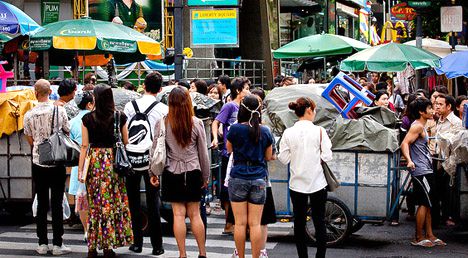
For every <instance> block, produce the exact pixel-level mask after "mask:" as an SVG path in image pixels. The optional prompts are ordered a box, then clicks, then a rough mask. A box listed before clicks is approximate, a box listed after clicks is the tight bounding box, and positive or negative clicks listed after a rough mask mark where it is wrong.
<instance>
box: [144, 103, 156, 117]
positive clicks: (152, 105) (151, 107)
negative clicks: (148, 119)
mask: <svg viewBox="0 0 468 258" xmlns="http://www.w3.org/2000/svg"><path fill="white" fill-rule="evenodd" d="M158 103H159V101H157V100H155V101H154V102H153V103H151V105H150V106H149V107H148V108H147V109H146V110H145V112H143V113H144V114H145V115H148V114H149V112H151V110H152V109H153V108H154V107H155V106H156V105H157V104H158Z"/></svg>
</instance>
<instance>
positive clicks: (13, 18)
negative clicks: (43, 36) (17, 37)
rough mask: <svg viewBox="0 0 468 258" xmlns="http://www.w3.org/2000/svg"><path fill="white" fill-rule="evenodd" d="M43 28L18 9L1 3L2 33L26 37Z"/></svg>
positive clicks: (0, 21)
mask: <svg viewBox="0 0 468 258" xmlns="http://www.w3.org/2000/svg"><path fill="white" fill-rule="evenodd" d="M41 28H42V27H41V26H39V24H37V22H35V21H34V20H33V19H31V17H29V16H28V15H27V14H25V13H24V12H23V11H21V10H20V9H18V7H16V6H14V5H11V4H9V3H6V2H3V1H0V33H8V34H12V35H14V34H18V33H20V34H21V35H25V34H29V33H31V32H35V31H36V30H39V29H41Z"/></svg>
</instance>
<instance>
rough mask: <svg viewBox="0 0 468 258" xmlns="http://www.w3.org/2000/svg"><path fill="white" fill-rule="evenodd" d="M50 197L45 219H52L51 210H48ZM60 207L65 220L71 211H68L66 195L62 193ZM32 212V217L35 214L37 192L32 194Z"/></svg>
mask: <svg viewBox="0 0 468 258" xmlns="http://www.w3.org/2000/svg"><path fill="white" fill-rule="evenodd" d="M50 206H51V205H50V199H49V211H48V212H47V220H52V212H51V210H50ZM62 208H63V219H64V220H66V219H68V218H70V215H71V211H70V205H69V204H68V199H67V195H66V194H65V193H64V194H63V201H62ZM32 212H33V217H36V216H37V194H35V195H34V201H33V204H32Z"/></svg>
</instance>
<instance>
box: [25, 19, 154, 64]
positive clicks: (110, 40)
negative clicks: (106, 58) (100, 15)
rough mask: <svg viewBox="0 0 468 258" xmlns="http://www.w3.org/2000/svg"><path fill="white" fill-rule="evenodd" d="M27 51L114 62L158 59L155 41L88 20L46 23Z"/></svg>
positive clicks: (103, 22) (122, 29)
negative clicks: (109, 57) (112, 59)
mask: <svg viewBox="0 0 468 258" xmlns="http://www.w3.org/2000/svg"><path fill="white" fill-rule="evenodd" d="M30 48H31V50H32V51H47V50H49V51H51V53H54V52H55V53H57V54H60V55H62V54H64V52H68V54H70V52H71V53H74V52H76V51H80V52H81V51H84V53H85V54H86V55H96V54H106V53H109V54H113V55H114V57H115V59H116V62H117V63H125V62H127V63H128V62H137V61H143V60H145V59H146V57H149V58H150V59H158V58H159V59H160V58H161V45H160V44H159V42H157V41H155V40H153V39H151V38H150V37H147V36H146V35H144V34H142V33H140V32H138V31H136V30H133V29H131V28H129V27H126V26H124V25H120V24H116V23H112V22H106V21H99V20H93V19H90V18H82V19H76V20H66V21H59V22H54V23H50V24H47V25H45V26H44V29H43V30H41V31H39V32H37V33H34V34H33V35H31V38H30ZM51 55H52V54H51ZM68 56H69V55H68ZM119 60H120V62H119Z"/></svg>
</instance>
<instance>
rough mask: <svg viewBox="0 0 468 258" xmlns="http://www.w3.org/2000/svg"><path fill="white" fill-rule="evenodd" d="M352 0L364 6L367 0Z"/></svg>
mask: <svg viewBox="0 0 468 258" xmlns="http://www.w3.org/2000/svg"><path fill="white" fill-rule="evenodd" d="M351 2H354V3H356V4H358V5H360V6H362V7H365V6H366V3H367V0H351Z"/></svg>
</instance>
